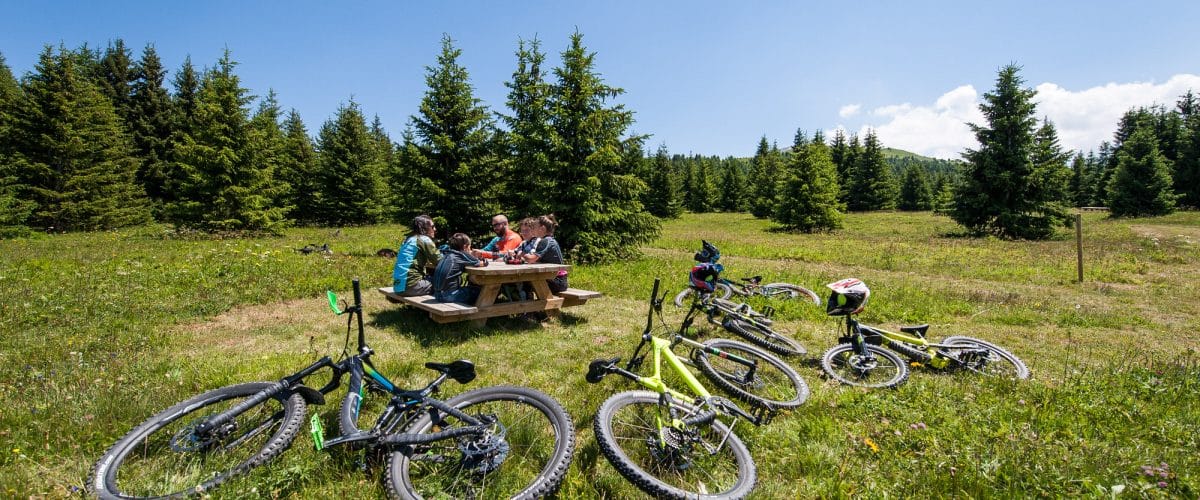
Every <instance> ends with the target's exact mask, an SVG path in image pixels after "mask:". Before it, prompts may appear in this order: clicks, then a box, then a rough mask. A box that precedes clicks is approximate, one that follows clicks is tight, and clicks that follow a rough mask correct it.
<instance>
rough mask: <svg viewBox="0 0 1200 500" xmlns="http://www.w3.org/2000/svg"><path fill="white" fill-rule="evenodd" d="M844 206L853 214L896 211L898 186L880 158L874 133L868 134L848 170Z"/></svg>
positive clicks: (888, 167)
mask: <svg viewBox="0 0 1200 500" xmlns="http://www.w3.org/2000/svg"><path fill="white" fill-rule="evenodd" d="M851 172H852V173H851V177H850V186H849V188H848V190H847V191H848V194H847V202H846V207H847V208H848V209H849V210H852V211H866V210H890V209H893V208H896V194H897V186H896V182H895V180H893V179H892V168H891V166H889V165H888V163H887V161H886V160H884V158H883V147H882V146H881V145H880V144H879V138H878V137H877V136H876V135H875V132H874V131H873V130H872V131H869V132H867V138H866V141H865V144H864V145H863V149H862V154H860V155H856V157H855V163H854V168H853V169H852V170H851Z"/></svg>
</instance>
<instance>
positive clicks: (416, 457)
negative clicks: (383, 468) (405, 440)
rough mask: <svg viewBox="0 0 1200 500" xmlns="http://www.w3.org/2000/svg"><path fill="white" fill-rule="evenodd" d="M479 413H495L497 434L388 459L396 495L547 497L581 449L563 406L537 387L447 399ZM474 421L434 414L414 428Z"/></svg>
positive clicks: (498, 388)
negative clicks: (572, 458)
mask: <svg viewBox="0 0 1200 500" xmlns="http://www.w3.org/2000/svg"><path fill="white" fill-rule="evenodd" d="M446 403H447V404H449V405H450V406H453V407H454V408H457V409H459V410H461V411H462V412H464V413H466V414H468V415H471V416H472V417H475V418H481V417H489V418H490V417H493V416H494V417H495V423H494V424H493V425H492V430H491V432H489V433H487V434H486V435H484V436H472V435H467V436H464V437H460V438H456V439H443V440H440V441H436V442H433V443H430V444H424V445H414V446H413V447H412V450H411V452H409V453H407V454H406V453H405V452H402V451H396V452H393V453H392V454H391V456H390V457H389V459H388V467H387V473H386V477H385V478H384V482H385V483H386V484H387V489H388V494H389V495H390V496H392V497H393V498H540V497H543V496H546V495H549V494H551V493H552V492H554V490H555V489H557V488H558V485H559V483H561V482H562V479H563V475H564V474H566V472H567V467H568V466H569V465H570V464H571V455H572V454H573V453H574V452H575V426H574V424H573V423H572V422H571V417H570V415H568V414H567V412H566V410H564V409H563V407H562V405H560V404H559V403H558V401H555V400H554V399H553V398H551V397H550V396H547V395H546V394H543V393H541V392H538V391H535V390H533V389H529V388H525V387H514V386H495V387H485V388H483V389H475V390H473V391H468V392H465V393H462V394H459V395H458V396H455V397H453V398H450V399H449V400H448V401H446ZM464 425H467V424H466V423H465V422H462V421H460V420H459V419H457V418H455V417H453V416H451V415H445V414H441V413H440V412H439V416H438V418H437V419H436V421H435V420H434V418H433V417H432V416H431V415H430V414H429V413H428V412H426V413H425V414H424V415H423V416H422V417H421V418H420V419H418V420H417V421H415V422H414V423H413V425H412V427H410V428H409V430H408V432H409V433H412V434H426V433H431V432H438V431H445V430H447V429H449V428H452V427H461V426H464Z"/></svg>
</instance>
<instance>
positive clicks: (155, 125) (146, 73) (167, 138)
mask: <svg viewBox="0 0 1200 500" xmlns="http://www.w3.org/2000/svg"><path fill="white" fill-rule="evenodd" d="M166 73H167V72H166V70H165V69H164V68H163V66H162V61H161V60H160V59H159V58H158V52H157V51H155V50H154V46H153V45H146V48H145V49H144V50H143V51H142V58H141V60H140V61H138V63H137V65H136V67H135V76H136V80H134V83H133V95H132V97H131V98H130V113H129V116H128V121H127V124H128V126H129V131H130V134H131V136H132V138H133V149H134V153H135V154H136V155H137V157H138V160H139V162H140V164H139V166H138V174H137V179H138V182H139V183H140V184H141V185H142V187H143V188H144V189H145V190H146V194H147V195H149V196H150V199H151V200H153V201H155V202H159V203H161V202H163V201H169V199H168V197H167V196H168V194H169V192H168V190H167V180H168V179H167V175H168V173H169V172H170V170H171V166H170V156H171V151H172V149H173V148H172V145H171V136H172V134H173V132H174V129H173V126H172V125H173V113H174V111H173V108H172V106H171V96H170V94H168V93H167V89H166V87H164V84H165V78H166Z"/></svg>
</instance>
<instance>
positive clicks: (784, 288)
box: [759, 283, 821, 305]
mask: <svg viewBox="0 0 1200 500" xmlns="http://www.w3.org/2000/svg"><path fill="white" fill-rule="evenodd" d="M759 292H761V293H762V294H763V295H765V296H767V297H771V298H779V299H795V298H801V299H804V300H806V301H808V302H812V303H813V304H816V305H821V296H820V295H817V292H814V291H812V290H809V289H807V288H804V287H802V286H800V285H793V284H791V283H768V284H766V285H763V286H761V287H760V288H759Z"/></svg>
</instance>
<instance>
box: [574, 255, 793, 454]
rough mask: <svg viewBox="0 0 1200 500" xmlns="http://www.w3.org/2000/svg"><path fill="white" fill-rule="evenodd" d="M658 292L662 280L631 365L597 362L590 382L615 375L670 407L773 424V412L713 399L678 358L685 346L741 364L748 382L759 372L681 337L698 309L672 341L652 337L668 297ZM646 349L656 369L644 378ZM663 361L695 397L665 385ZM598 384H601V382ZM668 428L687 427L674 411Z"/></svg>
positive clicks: (744, 362)
mask: <svg viewBox="0 0 1200 500" xmlns="http://www.w3.org/2000/svg"><path fill="white" fill-rule="evenodd" d="M658 288H659V280H657V279H656V280H654V289H653V291H652V292H651V295H650V304H651V306H650V312H649V313H648V314H647V317H646V329H645V330H644V331H643V332H642V340H641V342H640V343H638V346H637V348H635V349H634V351H633V355H631V356H630V358H629V362H628V363H626V365H625V368H621V367H618V366H616V363H618V362H619V361H620V358H614V359H611V360H600V361H594V362H593V363H592V366H590V367H589V375H588V378H589V380H592V379H593V377H594V375H593V374H594V373H598V372H604V373H616V374H618V375H621V376H623V377H625V378H628V379H631V380H634V381H636V382H637V383H638V384H641V385H642V386H643V387H645V388H647V389H649V390H651V391H654V392H657V393H659V394H660V395H662V396H663V397H664V398H668V401H667V402H668V404H669V399H676V400H680V401H691V402H694V403H696V404H698V405H709V406H713V407H714V408H715V409H720V410H724V411H725V413H727V414H732V415H734V416H738V417H741V418H745V419H746V420H748V421H750V422H751V423H753V424H755V425H762V424H763V423H766V422H768V421H769V420H770V412H769V411H768V410H765V409H757V410H755V411H754V414H750V413H747V412H745V411H744V410H742V409H741V408H740V407H738V406H737V405H735V404H733V403H732V402H730V403H728V404H726V403H725V402H724V400H723V398H716V397H714V396H713V395H712V393H711V392H709V391H708V389H707V388H705V387H704V385H703V384H702V383H701V382H700V380H699V379H698V378H696V376H695V374H693V373H692V371H691V370H690V369H689V368H688V366H687V365H689V364H691V363H690V361H688V360H686V359H684V358H681V357H679V355H677V354H675V351H674V347H675V346H676V345H679V344H686V345H687V346H688V347H690V348H692V349H699V350H701V351H703V352H705V353H707V354H710V355H714V356H720V357H722V358H724V359H729V360H731V361H734V362H736V363H738V364H741V365H743V366H746V367H747V368H748V370H747V373H746V375H745V376H746V377H748V380H749V379H752V378H753V377H754V373H755V370H757V367H758V363H757V362H755V361H753V360H749V359H745V358H742V357H741V356H737V355H735V354H731V353H728V352H725V351H722V350H720V349H717V348H714V347H709V346H706V345H704V344H701V343H699V342H696V341H694V340H691V339H687V338H685V337H683V335H682V333H683V332H685V331H686V330H687V328H688V326H690V325H691V322H692V316H693V314H694V312H695V311H696V310H697V308H696V307H695V305H693V308H692V309H691V310H689V311H688V314H687V316H686V317H685V318H684V321H683V323H682V324H681V325H680V328H679V333H676V334H674V335H673V336H672V337H671V338H670V339H669V340H668V339H664V338H659V337H655V336H654V334H653V328H654V313H655V311H658V312H659V313H660V314H661V311H662V302H663V300H664V299H665V297H666V295H665V294H664V295H663V296H662V297H659V296H658ZM647 345H648V346H649V349H648V350H649V353H648V354H650V355H652V356H653V358H652V360H653V363H654V365H653V369H652V373H651V374H650V375H648V376H645V375H639V374H637V373H635V370H637V369H638V368H639V367H640V366H641V365H642V363H643V362H644V361H645V358H646V354H643V353H642V349H643V348H646V346H647ZM664 361H665V362H666V364H667V367H668V368H669V369H670V370H672V371H674V372H675V373H676V374H678V375H679V377H680V378H681V379H682V380H683V383H684V384H685V385H686V386H687V388H688V389H689V390H690V391H691V392H692V394H693V395H694V397H693V396H691V395H688V394H686V393H684V392H681V391H679V390H676V389H674V388H672V387H670V386H669V385H667V383H666V381H664V380H663V377H662V366H663V362H664ZM600 376H603V375H600ZM596 380H598V378H597V379H596ZM659 424H660V425H659V432H660V437H661V433H662V428H663V425H662V422H660V423H659ZM669 425H670V426H673V427H678V426H682V425H684V422H683V421H682V420H680V419H678V418H676V417H675V416H674V410H673V409H672V421H671V422H670V424H669Z"/></svg>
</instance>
